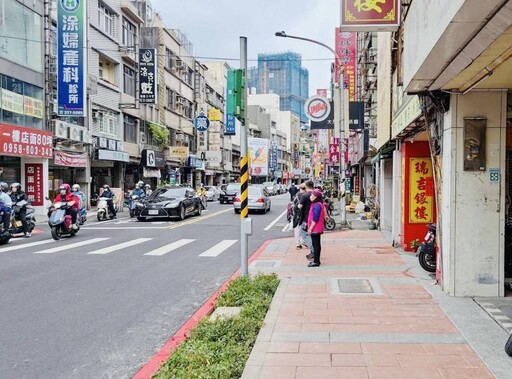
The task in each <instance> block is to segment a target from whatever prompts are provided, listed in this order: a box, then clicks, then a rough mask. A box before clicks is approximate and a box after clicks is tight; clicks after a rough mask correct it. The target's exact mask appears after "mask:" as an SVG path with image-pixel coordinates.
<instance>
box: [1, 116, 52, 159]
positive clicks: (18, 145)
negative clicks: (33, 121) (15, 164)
mask: <svg viewBox="0 0 512 379" xmlns="http://www.w3.org/2000/svg"><path fill="white" fill-rule="evenodd" d="M0 155H10V156H15V157H37V158H53V135H52V132H49V131H45V130H38V129H32V128H24V127H21V126H15V125H9V124H0Z"/></svg>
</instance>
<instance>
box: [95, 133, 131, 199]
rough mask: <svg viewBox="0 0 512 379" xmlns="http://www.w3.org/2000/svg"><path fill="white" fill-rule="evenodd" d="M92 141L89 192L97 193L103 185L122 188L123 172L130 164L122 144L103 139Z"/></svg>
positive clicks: (97, 138)
mask: <svg viewBox="0 0 512 379" xmlns="http://www.w3.org/2000/svg"><path fill="white" fill-rule="evenodd" d="M94 139H95V145H96V150H95V152H94V159H93V160H92V161H91V177H92V182H91V191H92V192H93V193H98V190H99V189H100V188H101V187H102V186H103V185H105V184H108V185H109V186H111V187H113V188H124V184H123V182H124V171H125V167H126V164H127V163H129V162H130V155H129V154H128V153H127V152H125V151H123V143H122V142H121V141H116V140H111V139H108V138H104V137H94Z"/></svg>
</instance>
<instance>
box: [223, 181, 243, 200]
mask: <svg viewBox="0 0 512 379" xmlns="http://www.w3.org/2000/svg"><path fill="white" fill-rule="evenodd" d="M239 192H240V183H229V184H228V185H227V186H226V188H225V189H222V191H221V192H220V197H219V201H220V203H221V204H224V203H228V204H229V203H232V202H233V201H234V200H235V197H236V195H237V194H238V193H239Z"/></svg>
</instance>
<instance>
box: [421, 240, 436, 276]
mask: <svg viewBox="0 0 512 379" xmlns="http://www.w3.org/2000/svg"><path fill="white" fill-rule="evenodd" d="M418 261H419V262H420V266H421V268H423V270H425V271H428V272H436V259H435V257H434V258H431V256H430V254H427V253H425V252H424V251H423V249H422V248H421V246H420V247H419V248H418Z"/></svg>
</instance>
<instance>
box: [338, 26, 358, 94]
mask: <svg viewBox="0 0 512 379" xmlns="http://www.w3.org/2000/svg"><path fill="white" fill-rule="evenodd" d="M334 44H335V51H336V74H335V78H334V82H335V83H338V82H339V78H340V73H341V70H342V69H343V87H344V88H347V89H348V96H349V101H355V99H356V77H357V62H356V61H357V34H356V33H354V32H349V31H342V30H341V29H340V28H336V35H335V38H334Z"/></svg>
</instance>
